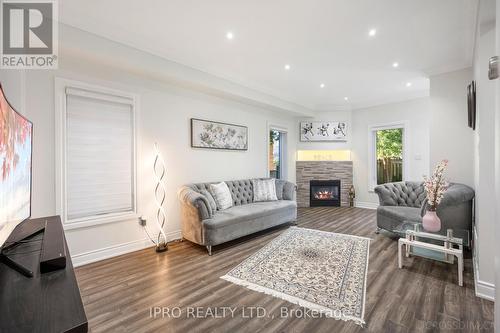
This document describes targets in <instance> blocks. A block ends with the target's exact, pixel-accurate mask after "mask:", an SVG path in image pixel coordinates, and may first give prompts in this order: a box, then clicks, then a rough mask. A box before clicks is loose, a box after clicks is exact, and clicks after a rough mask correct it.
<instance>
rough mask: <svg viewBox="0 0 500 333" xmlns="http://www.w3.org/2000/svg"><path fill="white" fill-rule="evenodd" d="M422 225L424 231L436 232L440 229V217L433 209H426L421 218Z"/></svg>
mask: <svg viewBox="0 0 500 333" xmlns="http://www.w3.org/2000/svg"><path fill="white" fill-rule="evenodd" d="M422 225H423V226H424V229H425V230H426V231H430V232H438V231H439V230H441V219H440V218H439V216H437V214H436V212H435V211H431V210H428V211H427V213H425V215H424V217H423V218H422Z"/></svg>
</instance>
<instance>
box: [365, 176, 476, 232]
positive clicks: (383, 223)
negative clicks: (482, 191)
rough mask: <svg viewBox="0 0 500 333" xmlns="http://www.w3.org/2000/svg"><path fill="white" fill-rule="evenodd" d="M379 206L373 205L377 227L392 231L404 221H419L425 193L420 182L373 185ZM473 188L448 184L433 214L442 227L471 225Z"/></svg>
mask: <svg viewBox="0 0 500 333" xmlns="http://www.w3.org/2000/svg"><path fill="white" fill-rule="evenodd" d="M375 193H377V194H378V197H379V202H380V206H379V207H378V208H377V227H378V228H381V229H385V230H388V231H393V230H394V229H395V228H396V227H397V226H398V225H400V224H401V223H403V222H405V221H412V222H422V216H423V215H424V214H425V212H426V210H427V200H426V193H425V189H424V186H423V183H422V182H410V181H405V182H397V183H387V184H382V185H379V186H377V187H375ZM473 199H474V190H473V189H472V188H470V187H469V186H467V185H463V184H450V187H449V188H448V190H447V191H446V192H445V195H444V198H443V200H442V201H441V204H440V205H439V206H438V208H437V214H438V216H439V218H440V219H441V223H442V229H443V230H446V229H454V228H455V229H465V230H469V231H471V229H472V200H473Z"/></svg>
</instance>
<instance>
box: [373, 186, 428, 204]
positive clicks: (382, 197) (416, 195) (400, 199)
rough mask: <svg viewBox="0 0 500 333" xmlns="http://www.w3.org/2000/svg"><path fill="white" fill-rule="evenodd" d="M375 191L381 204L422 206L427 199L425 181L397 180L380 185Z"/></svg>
mask: <svg viewBox="0 0 500 333" xmlns="http://www.w3.org/2000/svg"><path fill="white" fill-rule="evenodd" d="M375 193H377V194H378V198H379V201H380V205H381V206H407V207H421V206H422V203H423V202H424V200H425V189H424V186H423V182H411V181H405V182H397V183H387V184H382V185H378V186H377V187H375Z"/></svg>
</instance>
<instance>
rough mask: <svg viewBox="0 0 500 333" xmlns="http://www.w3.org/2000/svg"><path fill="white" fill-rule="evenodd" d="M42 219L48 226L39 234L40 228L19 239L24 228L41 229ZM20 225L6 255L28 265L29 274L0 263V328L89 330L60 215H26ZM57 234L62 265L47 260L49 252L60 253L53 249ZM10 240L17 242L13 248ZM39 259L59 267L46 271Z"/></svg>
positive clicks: (13, 330) (46, 330) (49, 257)
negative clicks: (60, 246) (62, 252)
mask: <svg viewBox="0 0 500 333" xmlns="http://www.w3.org/2000/svg"><path fill="white" fill-rule="evenodd" d="M45 223H46V224H47V229H46V230H45V231H44V233H43V234H42V233H38V234H37V235H34V236H32V237H31V238H29V239H27V240H25V241H23V239H25V238H26V237H25V236H24V237H23V233H22V231H23V230H27V229H30V228H31V230H37V229H38V230H40V231H41V230H44V228H42V227H44V226H45ZM28 224H31V226H29V225H28ZM18 227H19V228H16V229H15V230H14V231H13V233H12V234H11V236H12V237H10V239H9V240H8V243H7V245H8V246H9V247H10V248H11V249H10V251H5V252H4V255H5V254H7V256H8V257H9V259H12V260H13V261H15V262H16V263H21V264H22V265H23V266H25V267H27V268H28V270H32V271H33V277H32V278H29V279H28V278H25V277H24V276H22V275H21V274H19V273H18V272H16V271H14V270H13V269H10V268H7V267H6V266H4V265H3V264H0V286H1V287H0V317H1V318H2V319H0V332H16V333H17V332H19V333H23V332H27V333H28V332H29V333H32V332H71V333H85V332H87V331H88V323H87V317H86V315H85V310H84V308H83V304H82V298H81V295H80V290H79V289H78V283H77V281H76V277H75V272H74V270H73V264H72V262H71V256H70V253H69V251H68V247H67V244H66V239H65V237H64V232H63V231H62V224H61V220H60V218H59V217H58V216H51V217H46V218H40V219H32V220H27V221H25V223H22V224H20V225H19V226H18ZM25 228H27V229H25ZM50 233H53V236H50V235H49V234H50ZM51 239H52V240H53V241H51ZM57 239H59V241H60V242H61V243H62V244H64V249H65V250H64V251H65V252H64V253H65V260H64V268H61V266H60V260H59V259H57V260H55V259H53V260H52V259H51V258H54V257H55V255H54V256H53V255H52V253H60V252H59V251H54V252H53V251H52V250H53V249H59V245H58V244H57V243H58V242H57ZM44 240H46V241H47V244H44V243H46V242H44ZM12 241H17V243H16V245H15V248H13V246H14V245H13V243H12ZM56 244H57V246H55V245H56ZM44 251H45V256H44V255H43V253H44ZM57 257H58V258H61V257H60V256H57ZM43 258H47V259H48V260H47V264H48V266H49V268H51V267H54V268H55V267H56V266H57V269H55V270H48V271H47V272H44V271H43V269H42V263H43V262H44V259H43ZM49 259H50V260H49ZM4 318H5V320H3V319H4Z"/></svg>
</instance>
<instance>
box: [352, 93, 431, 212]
mask: <svg viewBox="0 0 500 333" xmlns="http://www.w3.org/2000/svg"><path fill="white" fill-rule="evenodd" d="M402 121H405V122H407V124H408V129H407V131H408V142H407V143H406V144H407V149H408V155H407V156H408V157H409V161H408V170H407V173H408V174H407V176H406V177H405V178H406V179H408V180H417V181H418V180H421V179H422V176H423V175H424V174H425V175H427V174H429V98H427V97H426V98H420V99H415V100H411V101H406V102H401V103H394V104H387V105H381V106H376V107H371V108H366V109H359V110H353V112H352V125H353V126H352V127H353V128H352V159H353V166H354V187H355V188H356V202H357V203H358V205H360V206H367V207H368V206H370V204H371V205H376V204H378V197H377V195H376V194H375V193H374V192H371V191H369V181H368V177H369V169H368V165H369V161H368V156H369V151H368V149H369V144H368V142H369V128H370V127H371V126H374V125H383V124H389V123H395V122H402Z"/></svg>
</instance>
